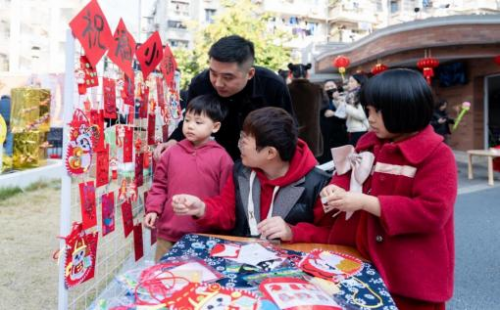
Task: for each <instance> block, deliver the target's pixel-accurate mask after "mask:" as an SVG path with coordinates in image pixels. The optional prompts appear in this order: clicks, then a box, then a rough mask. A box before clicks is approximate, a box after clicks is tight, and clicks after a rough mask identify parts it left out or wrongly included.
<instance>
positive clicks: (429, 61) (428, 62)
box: [417, 57, 439, 85]
mask: <svg viewBox="0 0 500 310" xmlns="http://www.w3.org/2000/svg"><path fill="white" fill-rule="evenodd" d="M437 66H439V60H437V59H436V58H434V57H426V58H423V59H420V60H419V61H418V62H417V67H418V68H419V69H420V70H422V72H423V74H424V77H425V79H426V80H427V83H428V84H429V85H431V79H432V77H433V76H434V68H436V67H437Z"/></svg>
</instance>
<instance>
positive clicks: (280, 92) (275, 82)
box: [154, 35, 294, 159]
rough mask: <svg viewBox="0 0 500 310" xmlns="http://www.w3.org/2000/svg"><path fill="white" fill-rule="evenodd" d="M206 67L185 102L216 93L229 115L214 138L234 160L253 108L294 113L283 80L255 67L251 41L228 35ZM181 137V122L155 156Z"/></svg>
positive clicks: (210, 57) (210, 53)
mask: <svg viewBox="0 0 500 310" xmlns="http://www.w3.org/2000/svg"><path fill="white" fill-rule="evenodd" d="M208 56H209V69H208V70H205V71H203V72H202V73H200V74H198V75H197V76H195V77H194V78H193V80H192V81H191V85H190V86H189V91H188V98H187V101H188V102H189V101H191V99H193V98H194V97H196V96H200V95H204V94H216V95H218V96H219V97H220V99H221V102H222V104H224V105H226V106H227V109H228V115H227V117H226V118H225V120H224V121H223V122H222V126H221V129H220V130H219V132H217V133H216V134H215V135H214V137H215V140H216V141H217V142H218V143H219V144H221V145H222V146H223V147H224V148H225V149H226V151H227V152H228V153H229V155H231V157H232V158H233V159H239V157H240V151H239V149H238V139H239V137H240V131H241V129H242V125H243V120H244V119H245V117H246V116H247V115H248V114H249V113H250V112H251V111H253V110H256V109H258V108H262V107H268V106H274V107H280V108H283V109H285V110H286V111H287V112H288V113H290V114H291V115H292V116H294V112H293V109H292V104H291V99H290V94H289V92H288V89H287V87H286V85H285V84H284V83H283V81H282V79H281V78H280V77H279V76H278V75H277V74H275V73H274V72H272V71H270V70H268V69H266V68H262V67H254V66H253V63H254V60H255V52H254V45H253V43H252V42H250V41H248V40H246V39H244V38H242V37H240V36H237V35H231V36H228V37H224V38H221V39H219V41H217V42H215V43H214V44H213V45H212V47H211V48H210V51H209V52H208ZM182 139H184V136H183V134H182V123H180V124H179V126H178V127H177V129H176V130H175V131H174V132H173V133H172V134H171V135H170V137H169V140H168V141H167V142H166V143H163V144H160V145H158V147H157V148H156V150H155V154H154V155H155V158H156V159H158V158H159V157H160V155H161V153H162V152H163V151H164V150H166V149H168V148H169V147H170V146H172V145H174V144H176V143H177V141H180V140H182Z"/></svg>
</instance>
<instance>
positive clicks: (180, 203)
mask: <svg viewBox="0 0 500 310" xmlns="http://www.w3.org/2000/svg"><path fill="white" fill-rule="evenodd" d="M172 208H173V209H174V212H175V214H177V215H181V216H182V215H191V216H196V217H203V216H204V215H205V203H204V202H203V201H201V200H200V198H198V197H196V196H193V195H187V194H180V195H174V197H172Z"/></svg>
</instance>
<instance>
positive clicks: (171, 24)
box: [167, 20, 187, 29]
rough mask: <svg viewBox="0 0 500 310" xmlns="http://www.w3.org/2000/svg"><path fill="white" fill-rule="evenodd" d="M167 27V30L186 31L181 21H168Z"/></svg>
mask: <svg viewBox="0 0 500 310" xmlns="http://www.w3.org/2000/svg"><path fill="white" fill-rule="evenodd" d="M167 27H168V28H174V29H186V28H187V27H186V25H184V24H183V23H182V22H181V21H178V20H169V21H168V22H167Z"/></svg>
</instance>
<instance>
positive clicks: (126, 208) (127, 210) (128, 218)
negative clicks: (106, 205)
mask: <svg viewBox="0 0 500 310" xmlns="http://www.w3.org/2000/svg"><path fill="white" fill-rule="evenodd" d="M121 209H122V220H123V232H124V233H125V238H127V237H128V235H130V233H131V232H132V230H134V218H133V215H132V203H131V202H130V200H128V199H127V200H125V201H124V202H123V203H122V206H121Z"/></svg>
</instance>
